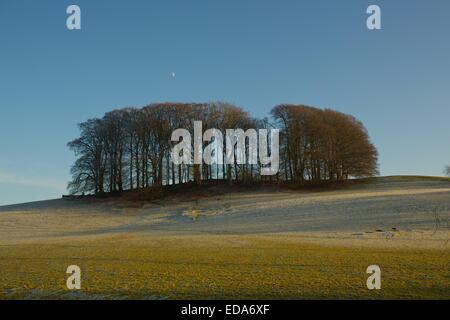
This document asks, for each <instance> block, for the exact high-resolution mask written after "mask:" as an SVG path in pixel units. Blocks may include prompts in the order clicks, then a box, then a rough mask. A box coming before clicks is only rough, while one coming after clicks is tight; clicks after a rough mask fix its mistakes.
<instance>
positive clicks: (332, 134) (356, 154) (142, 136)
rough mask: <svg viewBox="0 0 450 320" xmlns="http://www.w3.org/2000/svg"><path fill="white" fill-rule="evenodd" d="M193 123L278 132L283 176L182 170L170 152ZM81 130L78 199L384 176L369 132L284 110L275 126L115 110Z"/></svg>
mask: <svg viewBox="0 0 450 320" xmlns="http://www.w3.org/2000/svg"><path fill="white" fill-rule="evenodd" d="M194 121H202V123H203V130H207V129H218V130H221V131H223V132H225V131H226V129H242V130H248V129H252V128H253V129H268V130H270V129H274V128H276V129H279V130H280V145H279V148H280V154H279V159H280V170H279V171H278V173H277V174H276V175H274V176H269V177H267V176H262V175H261V174H260V172H261V166H262V165H261V164H249V163H248V164H238V163H236V162H235V163H234V164H229V163H227V164H225V161H223V163H220V164H219V163H213V164H209V165H207V164H193V165H189V164H179V165H175V164H174V163H173V161H172V159H171V157H172V155H171V151H172V148H173V146H174V145H175V144H176V143H177V142H174V141H171V136H172V132H173V131H174V130H176V129H179V128H184V129H187V130H189V131H190V132H193V129H194V128H193V125H194ZM79 129H80V136H79V137H78V138H77V139H75V140H73V141H71V142H69V143H68V147H69V148H70V149H71V150H72V151H73V152H74V153H75V156H76V161H75V163H74V164H73V166H72V168H71V174H72V181H71V182H70V183H69V185H68V189H69V191H70V193H71V194H82V193H83V194H84V193H94V194H102V193H105V192H111V193H113V192H122V191H124V190H135V189H144V188H149V187H161V186H163V185H174V184H185V183H189V182H195V183H197V184H201V183H202V181H208V180H227V181H228V182H229V183H230V184H231V183H233V182H234V181H243V182H253V181H261V180H270V181H277V182H283V181H284V182H295V183H299V184H306V183H311V182H313V183H322V182H325V181H344V180H347V179H349V178H351V177H368V176H373V175H376V174H377V158H378V153H377V150H376V148H375V147H374V145H373V144H372V143H371V142H370V138H369V135H368V133H367V130H366V129H365V127H364V126H363V124H362V123H361V122H359V121H358V120H356V119H355V118H354V117H352V116H350V115H346V114H343V113H340V112H338V111H334V110H330V109H325V110H322V109H318V108H313V107H308V106H303V105H279V106H276V107H275V108H273V109H272V111H271V118H270V119H267V118H264V119H257V118H254V117H252V116H251V115H250V114H249V113H248V112H246V111H245V110H243V109H242V108H240V107H237V106H235V105H232V104H229V103H222V102H214V103H158V104H151V105H148V106H145V107H143V108H124V109H118V110H114V111H111V112H108V113H106V114H105V115H104V116H103V117H102V118H94V119H89V120H87V121H85V122H83V123H81V124H79ZM247 142H248V141H247ZM247 142H246V143H247ZM223 143H224V144H225V141H224V142H223ZM223 152H224V153H225V150H224V151H223ZM190 156H191V157H193V155H190ZM216 156H217V157H222V158H223V159H224V158H225V156H226V155H225V154H221V155H216Z"/></svg>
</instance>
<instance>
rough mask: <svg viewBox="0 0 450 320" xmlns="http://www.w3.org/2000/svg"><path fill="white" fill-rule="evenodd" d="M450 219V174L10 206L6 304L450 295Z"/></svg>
mask: <svg viewBox="0 0 450 320" xmlns="http://www.w3.org/2000/svg"><path fill="white" fill-rule="evenodd" d="M449 221H450V181H449V180H448V179H441V178H426V177H388V178H376V179H370V180H368V181H366V182H363V183H358V184H355V185H352V186H350V187H348V188H345V189H338V190H327V191H323V190H321V191H319V190H316V191H307V190H288V189H280V190H274V189H267V190H265V189H261V190H251V191H248V192H239V193H233V192H230V193H226V194H221V195H214V196H208V197H197V198H193V199H186V198H180V197H177V196H173V197H168V198H164V199H162V200H159V201H153V202H143V203H130V202H124V201H120V200H118V199H116V198H111V199H103V200H101V201H93V200H89V201H88V200H69V199H58V200H51V201H42V202H35V203H29V204H22V205H15V206H6V207H0V299H1V298H3V299H6V298H13V299H99V298H100V299H102V298H105V299H129V298H135V299H205V298H206V299H208V298H210V299H241V298H245V299H312V298H323V299H328V298H338V299H347V298H348V299H360V298H369V299H371V298H373V299H380V298H381V299H383V298H398V299H408V298H418V299H422V298H437V299H448V298H450V271H449V270H450V250H449V249H450V240H449V239H450V227H449V225H450V223H449ZM73 264H75V265H79V266H80V268H81V270H82V290H81V291H75V292H74V291H68V290H67V288H66V286H65V282H66V277H67V275H66V274H65V271H66V268H67V266H69V265H73ZM372 264H377V265H379V266H380V267H381V269H382V289H381V290H379V291H369V290H367V287H366V279H367V276H368V275H367V274H366V273H365V271H366V268H367V266H369V265H372Z"/></svg>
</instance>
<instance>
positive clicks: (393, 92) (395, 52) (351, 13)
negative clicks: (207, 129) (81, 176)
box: [0, 0, 450, 204]
mask: <svg viewBox="0 0 450 320" xmlns="http://www.w3.org/2000/svg"><path fill="white" fill-rule="evenodd" d="M70 4H77V5H79V6H80V7H81V10H82V30H80V31H69V30H67V28H66V18H67V14H66V8H67V6H68V5H70ZM370 4H377V5H379V6H380V7H381V10H382V28H383V29H382V30H381V31H369V30H368V29H367V28H366V18H367V16H368V15H367V14H366V9H367V7H368V5H370ZM449 17H450V1H448V0H433V1H425V0H417V1H416V0H410V1H406V0H396V1H377V0H373V1H362V0H345V1H335V0H314V1H313V0H309V1H301V0H292V1H291V0H282V1H280V0H267V1H261V0H245V1H244V0H221V1H219V0H179V1H175V0H151V1H144V0H142V1H138V0H130V1H124V0H109V1H101V0H95V1H92V0H89V1H88V0H71V1H65V0H53V1H49V0H40V1H31V0H29V1H23V0H0V204H7V203H16V202H24V201H31V200H39V199H49V198H55V197H59V196H61V194H62V193H64V192H65V186H66V183H67V181H68V180H69V178H70V175H69V169H70V165H71V164H72V162H73V160H74V157H73V155H72V153H71V152H70V151H69V150H68V149H67V147H66V143H67V142H68V141H69V140H72V139H74V138H76V137H77V134H78V130H77V123H79V122H81V121H84V120H87V119H88V118H90V117H101V116H102V115H103V113H104V112H105V111H109V110H112V109H114V108H118V107H127V106H143V105H145V104H148V103H151V102H163V101H186V102H189V101H196V102H207V101H215V100H222V101H228V102H232V103H235V104H237V105H239V106H241V107H243V108H245V109H246V110H248V111H250V112H251V113H252V114H254V115H255V116H259V117H263V116H266V115H267V114H268V113H269V111H270V109H271V108H272V107H273V106H275V105H276V104H279V103H298V104H308V105H313V106H318V107H331V108H334V109H337V110H339V111H342V112H346V113H350V114H352V115H354V116H356V117H357V118H358V119H360V120H361V121H362V122H363V123H364V124H365V125H366V127H367V129H368V130H369V134H370V136H371V138H372V140H373V142H374V143H375V145H376V146H377V148H378V150H379V152H380V169H381V174H382V175H394V174H418V175H441V174H442V169H443V167H444V165H446V164H448V163H450V105H449V101H450V75H449V71H450V18H449ZM172 72H174V73H175V77H172V76H171V74H172Z"/></svg>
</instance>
